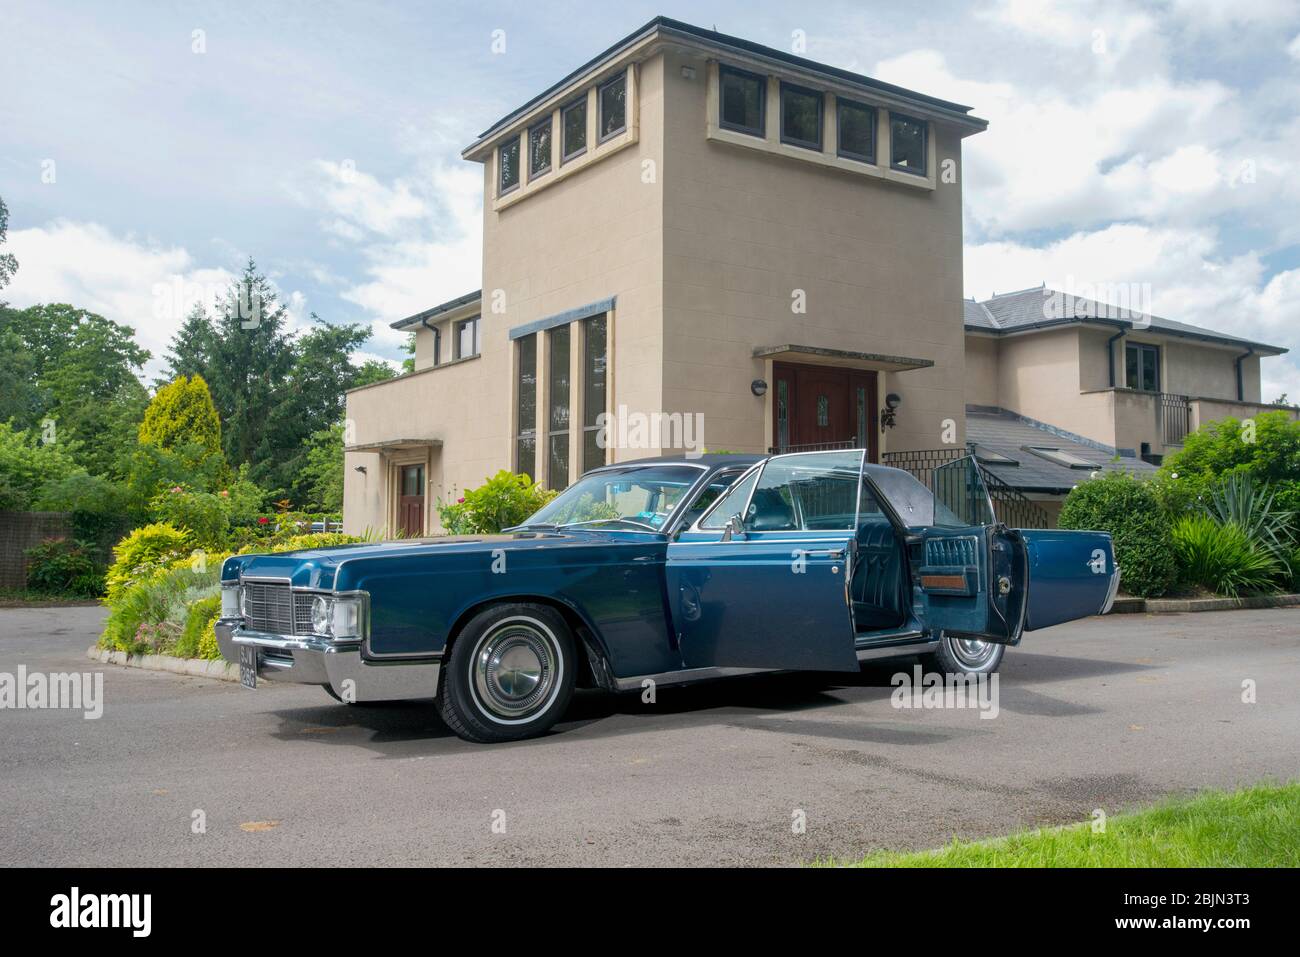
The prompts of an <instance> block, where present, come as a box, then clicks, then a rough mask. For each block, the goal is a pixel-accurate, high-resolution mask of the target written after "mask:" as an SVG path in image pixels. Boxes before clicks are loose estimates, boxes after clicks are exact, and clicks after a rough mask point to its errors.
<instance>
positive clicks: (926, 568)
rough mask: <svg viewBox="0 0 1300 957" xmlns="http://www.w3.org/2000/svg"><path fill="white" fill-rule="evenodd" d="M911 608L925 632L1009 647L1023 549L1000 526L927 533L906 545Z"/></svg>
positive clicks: (1018, 625) (1013, 639) (1021, 594)
mask: <svg viewBox="0 0 1300 957" xmlns="http://www.w3.org/2000/svg"><path fill="white" fill-rule="evenodd" d="M908 547H909V554H910V557H911V563H912V584H913V596H914V606H915V607H916V609H918V611H919V617H920V618H921V619H922V621H923V622H924V624H925V628H926V630H927V631H929V632H931V633H932V634H934V635H939V634H948V635H960V636H965V637H973V638H981V639H983V640H985V641H992V642H997V643H1000V644H1009V645H1014V644H1018V643H1019V641H1020V634H1021V631H1022V630H1023V624H1024V612H1025V597H1026V596H1025V583H1026V578H1027V575H1026V570H1025V565H1026V561H1025V546H1024V542H1023V540H1022V539H1021V537H1020V534H1019V533H1018V532H1016V531H1014V530H1012V529H1007V528H1004V527H1002V526H1000V525H966V526H954V527H932V528H928V529H924V530H922V531H921V532H919V533H917V534H915V535H913V536H912V537H911V538H910V539H909V541H908Z"/></svg>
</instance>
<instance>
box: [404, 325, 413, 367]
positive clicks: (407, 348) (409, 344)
mask: <svg viewBox="0 0 1300 957" xmlns="http://www.w3.org/2000/svg"><path fill="white" fill-rule="evenodd" d="M402 351H403V352H405V353H406V354H407V355H408V356H410V357H411V358H409V359H403V360H402V372H403V373H407V372H414V371H415V333H414V332H412V333H408V334H407V336H406V342H404V343H402Z"/></svg>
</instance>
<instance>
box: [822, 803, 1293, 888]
mask: <svg viewBox="0 0 1300 957" xmlns="http://www.w3.org/2000/svg"><path fill="white" fill-rule="evenodd" d="M825 863H828V864H832V865H833V864H836V863H844V862H835V861H829V862H825ZM1298 865H1300V782H1292V783H1290V784H1283V785H1277V784H1260V785H1256V786H1255V787H1250V788H1246V789H1244V790H1241V791H1231V792H1223V791H1207V792H1204V793H1202V794H1200V795H1198V796H1196V797H1194V798H1190V799H1187V800H1177V801H1169V802H1166V803H1164V804H1159V805H1157V806H1155V807H1153V808H1149V809H1147V810H1145V811H1136V812H1134V813H1132V814H1118V815H1115V816H1113V817H1111V818H1109V819H1108V820H1107V821H1106V830H1105V832H1104V833H1100V834H1095V833H1093V830H1092V824H1091V823H1090V822H1088V823H1083V824H1072V825H1069V826H1066V827H1058V828H1045V829H1039V830H1035V831H1026V832H1024V833H1021V834H1013V835H1011V836H1010V837H1001V838H995V839H993V840H988V841H954V842H953V843H952V844H950V845H949V846H947V847H944V848H940V849H938V850H933V851H919V852H915V853H894V852H881V853H877V854H871V855H869V856H867V857H865V858H863V859H862V860H861V861H858V862H856V863H852V864H850V865H849V866H852V867H1296V866H1298Z"/></svg>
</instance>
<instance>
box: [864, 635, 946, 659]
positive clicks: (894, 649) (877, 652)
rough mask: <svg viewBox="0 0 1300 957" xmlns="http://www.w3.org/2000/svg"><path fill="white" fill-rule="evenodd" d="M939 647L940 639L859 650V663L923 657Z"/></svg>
mask: <svg viewBox="0 0 1300 957" xmlns="http://www.w3.org/2000/svg"><path fill="white" fill-rule="evenodd" d="M938 647H939V641H938V639H934V640H931V641H910V642H905V643H903V644H900V645H885V646H883V647H871V648H859V649H858V661H872V660H874V659H877V658H904V657H907V656H908V655H923V654H925V653H927V652H930V651H934V650H935V649H936V648H938Z"/></svg>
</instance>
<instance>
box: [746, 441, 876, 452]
mask: <svg viewBox="0 0 1300 957" xmlns="http://www.w3.org/2000/svg"><path fill="white" fill-rule="evenodd" d="M860 448H862V446H860V445H858V441H857V439H845V440H844V441H843V442H809V443H807V444H805V445H773V446H771V447H769V448H768V450H767V454H768V455H786V454H788V453H790V452H834V451H836V450H838V449H860Z"/></svg>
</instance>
